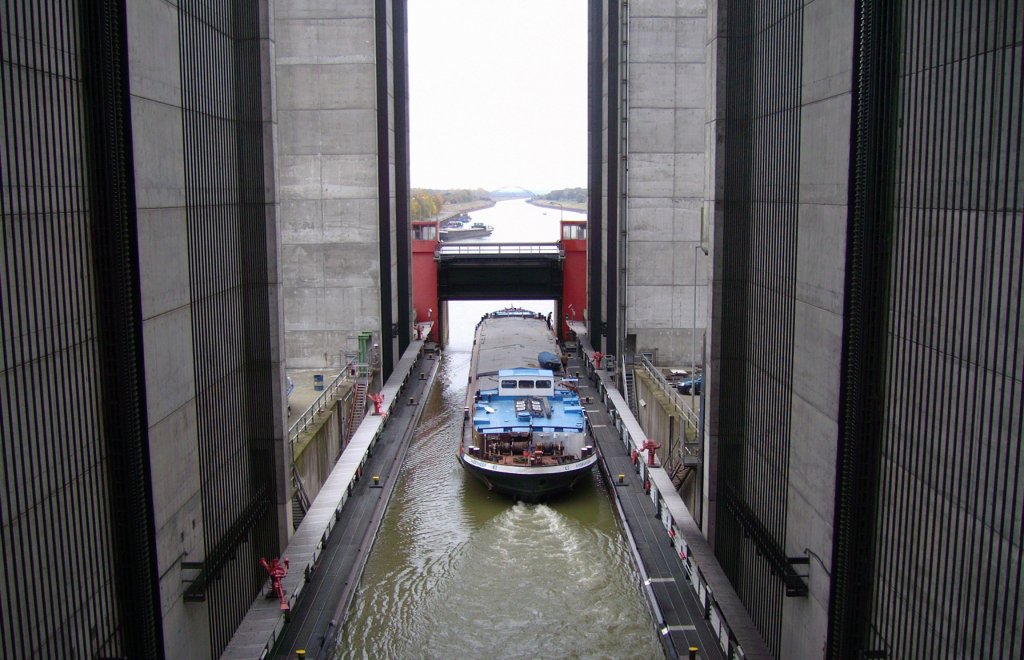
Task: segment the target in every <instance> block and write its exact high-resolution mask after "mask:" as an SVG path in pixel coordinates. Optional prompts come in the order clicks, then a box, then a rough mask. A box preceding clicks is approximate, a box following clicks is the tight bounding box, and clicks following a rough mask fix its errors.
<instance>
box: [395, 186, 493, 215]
mask: <svg viewBox="0 0 1024 660" xmlns="http://www.w3.org/2000/svg"><path fill="white" fill-rule="evenodd" d="M490 198H491V197H490V194H489V193H488V192H487V191H486V190H481V189H480V188H477V189H476V190H428V189H426V188H413V189H412V190H411V191H410V200H409V214H410V215H411V216H412V219H413V220H424V219H426V218H431V217H433V216H435V215H437V214H438V213H440V212H441V209H442V208H443V207H444V205H445V204H465V203H466V202H474V201H476V200H479V199H490Z"/></svg>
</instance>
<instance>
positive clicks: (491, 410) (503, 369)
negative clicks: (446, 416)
mask: <svg viewBox="0 0 1024 660" xmlns="http://www.w3.org/2000/svg"><path fill="white" fill-rule="evenodd" d="M558 351H559V349H558V344H557V342H556V341H555V338H554V334H553V332H552V330H551V324H550V320H549V319H545V317H544V316H543V315H541V314H537V313H535V312H531V311H528V310H525V309H518V308H507V309H503V310H499V311H496V312H492V313H490V314H487V315H486V316H484V317H483V319H481V320H480V323H479V324H477V328H476V337H475V339H474V342H473V357H472V360H471V363H470V379H469V386H468V388H467V393H466V411H465V420H464V422H463V432H462V441H461V444H460V446H459V462H460V463H462V466H463V467H464V468H465V469H466V470H467V471H468V472H469V473H470V474H472V475H473V476H474V477H476V478H477V479H480V480H481V481H482V482H483V483H484V484H485V485H486V486H487V487H488V488H489V489H491V490H494V491H497V492H499V493H503V494H505V495H508V496H510V497H512V498H514V499H518V500H523V501H526V502H537V501H541V500H546V499H548V498H551V497H554V496H556V495H559V494H561V493H564V492H565V491H567V490H571V489H572V488H573V486H575V485H576V484H577V483H578V482H579V481H580V479H582V478H584V477H585V476H587V475H588V474H589V473H590V469H591V468H592V467H593V465H594V463H596V462H597V454H596V453H595V450H594V447H593V446H592V445H591V444H590V442H589V436H588V434H587V422H586V417H585V416H584V414H583V406H582V405H581V404H580V399H579V395H578V393H577V388H576V382H575V380H573V379H567V378H559V377H558V376H556V369H554V368H552V367H555V366H556V365H555V364H552V361H551V357H553V356H555V355H557V354H558Z"/></svg>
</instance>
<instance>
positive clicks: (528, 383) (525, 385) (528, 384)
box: [519, 380, 534, 390]
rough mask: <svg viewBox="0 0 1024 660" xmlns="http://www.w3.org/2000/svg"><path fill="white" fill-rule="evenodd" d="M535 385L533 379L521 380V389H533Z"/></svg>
mask: <svg viewBox="0 0 1024 660" xmlns="http://www.w3.org/2000/svg"><path fill="white" fill-rule="evenodd" d="M533 387H534V385H533V381H532V380H521V381H519V389H522V390H532V389H533Z"/></svg>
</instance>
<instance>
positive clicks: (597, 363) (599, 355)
mask: <svg viewBox="0 0 1024 660" xmlns="http://www.w3.org/2000/svg"><path fill="white" fill-rule="evenodd" d="M603 357H604V353H602V352H601V351H594V368H595V369H600V368H601V358H603Z"/></svg>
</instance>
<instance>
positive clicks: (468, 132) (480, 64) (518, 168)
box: [408, 0, 587, 190]
mask: <svg viewBox="0 0 1024 660" xmlns="http://www.w3.org/2000/svg"><path fill="white" fill-rule="evenodd" d="M408 7H409V112H410V115H411V116H410V150H411V152H412V153H411V159H412V163H411V169H412V185H413V186H414V187H417V188H478V187H479V188H485V189H487V190H494V189H496V188H500V187H503V186H522V187H524V188H528V189H530V190H537V189H556V188H570V187H577V186H578V187H584V186H586V184H587V178H586V177H587V160H586V159H587V2H586V0H409V5H408Z"/></svg>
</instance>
